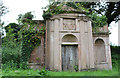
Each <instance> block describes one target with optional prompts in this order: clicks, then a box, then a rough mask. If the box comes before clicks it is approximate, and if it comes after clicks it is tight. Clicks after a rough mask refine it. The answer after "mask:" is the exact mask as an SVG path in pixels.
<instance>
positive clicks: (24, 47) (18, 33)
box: [2, 12, 45, 69]
mask: <svg viewBox="0 0 120 78" xmlns="http://www.w3.org/2000/svg"><path fill="white" fill-rule="evenodd" d="M29 15H30V17H29ZM32 17H33V15H32V14H31V12H28V13H26V14H24V15H21V16H20V17H19V20H18V21H19V22H20V24H19V25H18V24H16V23H10V24H9V25H8V26H6V27H5V28H6V30H7V33H6V37H4V38H3V44H2V49H3V52H2V62H3V65H2V66H3V69H5V68H7V67H8V68H12V69H16V68H21V69H27V68H28V66H27V61H28V59H29V57H30V54H31V52H32V50H33V49H34V48H35V47H37V46H39V45H40V41H41V39H40V36H41V35H43V34H44V31H45V27H44V26H43V27H41V29H39V30H38V26H39V25H38V24H37V23H36V22H34V21H32ZM24 18H26V19H24ZM23 19H24V21H23Z"/></svg>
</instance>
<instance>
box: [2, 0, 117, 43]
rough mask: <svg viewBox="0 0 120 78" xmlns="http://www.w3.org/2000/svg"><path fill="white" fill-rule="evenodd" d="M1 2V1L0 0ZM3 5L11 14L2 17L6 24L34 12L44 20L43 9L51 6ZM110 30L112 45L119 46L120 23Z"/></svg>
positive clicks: (35, 0) (12, 0) (29, 0)
mask: <svg viewBox="0 0 120 78" xmlns="http://www.w3.org/2000/svg"><path fill="white" fill-rule="evenodd" d="M0 1H1V0H0ZM3 4H4V5H5V6H6V7H8V10H9V12H8V13H7V14H6V15H5V16H4V17H2V20H4V21H5V24H6V25H7V24H9V23H11V22H17V20H16V19H17V18H18V15H19V14H24V13H26V12H29V11H33V15H35V18H34V19H36V20H42V19H43V18H42V13H43V9H42V7H45V6H47V5H48V4H49V2H48V1H47V0H3ZM109 29H110V32H111V34H110V43H111V42H112V44H114V45H118V23H115V22H112V23H111V26H110V27H109Z"/></svg>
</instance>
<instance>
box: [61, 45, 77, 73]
mask: <svg viewBox="0 0 120 78" xmlns="http://www.w3.org/2000/svg"><path fill="white" fill-rule="evenodd" d="M77 67H78V46H77V45H63V46H62V70H63V71H66V70H67V71H68V70H71V71H75V69H76V68H77Z"/></svg>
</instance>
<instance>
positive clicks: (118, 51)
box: [111, 46, 120, 67]
mask: <svg viewBox="0 0 120 78" xmlns="http://www.w3.org/2000/svg"><path fill="white" fill-rule="evenodd" d="M111 52H112V53H111V55H112V64H113V66H117V67H120V66H119V63H120V46H111Z"/></svg>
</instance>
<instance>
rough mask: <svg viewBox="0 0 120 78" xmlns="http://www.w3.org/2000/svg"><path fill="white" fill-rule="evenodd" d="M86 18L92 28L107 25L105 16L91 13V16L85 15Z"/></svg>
mask: <svg viewBox="0 0 120 78" xmlns="http://www.w3.org/2000/svg"><path fill="white" fill-rule="evenodd" d="M87 16H88V17H90V18H91V19H92V27H93V28H95V27H103V26H104V25H106V24H107V18H106V16H104V15H102V16H100V15H98V14H97V13H95V12H93V13H91V14H87Z"/></svg>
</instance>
